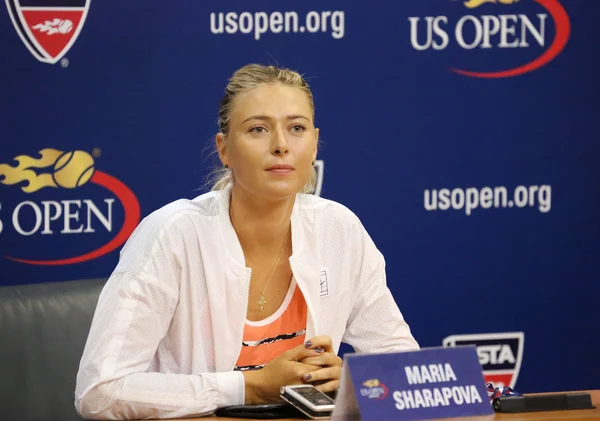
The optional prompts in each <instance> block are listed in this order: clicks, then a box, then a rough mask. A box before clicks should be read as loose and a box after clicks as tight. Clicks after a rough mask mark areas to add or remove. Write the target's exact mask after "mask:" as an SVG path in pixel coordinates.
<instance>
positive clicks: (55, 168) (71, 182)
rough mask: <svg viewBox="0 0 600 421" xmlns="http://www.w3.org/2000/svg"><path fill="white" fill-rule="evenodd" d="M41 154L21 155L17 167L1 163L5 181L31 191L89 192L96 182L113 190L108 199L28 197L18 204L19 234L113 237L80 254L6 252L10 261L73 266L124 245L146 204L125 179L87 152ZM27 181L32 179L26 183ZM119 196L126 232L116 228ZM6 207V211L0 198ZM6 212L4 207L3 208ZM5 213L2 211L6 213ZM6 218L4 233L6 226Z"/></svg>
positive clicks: (1, 178) (0, 228) (15, 212)
mask: <svg viewBox="0 0 600 421" xmlns="http://www.w3.org/2000/svg"><path fill="white" fill-rule="evenodd" d="M39 154H40V155H41V157H40V158H33V157H30V156H27V155H20V156H17V157H16V158H14V160H15V161H16V162H17V163H18V165H16V166H11V165H9V164H0V183H1V184H4V185H6V186H13V185H19V186H20V187H21V190H22V192H24V193H25V194H27V195H29V194H33V193H36V192H38V191H40V190H42V189H61V190H63V191H64V190H74V189H82V193H84V194H85V195H86V196H87V195H88V194H90V192H92V193H93V189H92V186H91V185H94V186H97V187H101V188H102V189H103V190H104V189H105V190H108V191H109V192H110V193H111V195H110V196H109V197H106V198H104V199H103V200H102V203H100V202H99V201H94V200H92V199H81V198H76V199H69V200H41V201H37V202H36V201H34V200H25V201H21V202H20V203H17V204H16V205H15V206H14V208H13V209H12V211H11V212H10V213H11V216H12V217H11V222H12V229H13V231H14V233H16V234H17V235H19V236H23V237H30V236H34V235H36V236H38V235H39V236H50V235H58V236H64V235H73V234H76V235H86V234H87V235H89V234H94V233H97V231H98V230H101V231H104V232H106V233H108V234H109V235H110V236H111V237H112V238H111V239H110V240H109V241H108V242H107V243H105V244H103V245H101V246H100V247H98V248H96V249H94V250H92V251H89V252H87V253H83V254H80V255H77V256H71V257H64V258H61V259H55V260H33V259H29V258H23V257H14V256H4V257H5V258H7V259H9V260H13V261H16V262H20V263H25V264H30V265H68V264H73V263H80V262H85V261H88V260H92V259H96V258H98V257H100V256H103V255H105V254H107V253H109V252H111V251H113V250H114V249H116V248H117V247H119V246H120V245H121V244H123V243H124V242H125V241H126V240H127V238H128V237H129V235H130V234H131V233H132V232H133V230H134V229H135V227H136V226H137V224H138V222H139V220H140V205H139V203H138V200H137V197H136V196H135V194H134V193H133V192H132V191H131V190H130V189H129V188H128V187H127V186H126V185H125V184H123V183H122V182H121V181H120V180H118V179H116V178H115V177H113V176H111V175H109V174H106V173H104V172H102V171H99V170H97V169H96V166H95V162H94V158H93V157H92V155H90V154H88V153H87V152H85V151H80V150H77V151H67V152H65V151H60V150H57V149H43V150H41V151H39ZM23 183H26V184H23ZM115 200H118V201H119V202H120V203H121V205H122V206H123V209H124V214H125V216H124V222H123V226H122V227H121V229H120V231H119V232H118V233H116V234H115V235H112V232H113V204H114V202H115ZM0 211H5V209H3V208H2V203H0ZM2 213H4V212H2ZM0 215H1V214H0ZM5 228H7V226H6V224H3V223H2V220H1V219H0V233H2V232H3V231H6V229H5Z"/></svg>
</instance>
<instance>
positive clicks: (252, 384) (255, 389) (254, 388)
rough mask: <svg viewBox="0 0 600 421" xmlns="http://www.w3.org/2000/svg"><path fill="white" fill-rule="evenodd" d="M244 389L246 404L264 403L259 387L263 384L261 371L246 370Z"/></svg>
mask: <svg viewBox="0 0 600 421" xmlns="http://www.w3.org/2000/svg"><path fill="white" fill-rule="evenodd" d="M242 374H243V375H244V390H245V399H244V401H245V402H244V403H245V405H258V404H261V403H264V399H262V398H261V397H260V393H259V389H260V385H261V381H260V378H261V373H260V371H244V372H242Z"/></svg>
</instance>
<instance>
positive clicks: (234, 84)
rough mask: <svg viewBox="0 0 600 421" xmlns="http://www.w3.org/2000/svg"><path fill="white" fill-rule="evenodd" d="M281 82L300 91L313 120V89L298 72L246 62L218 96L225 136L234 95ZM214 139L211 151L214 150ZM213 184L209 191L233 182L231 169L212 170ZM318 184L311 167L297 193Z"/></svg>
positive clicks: (222, 129) (220, 118)
mask: <svg viewBox="0 0 600 421" xmlns="http://www.w3.org/2000/svg"><path fill="white" fill-rule="evenodd" d="M277 83H279V84H281V85H284V86H290V87H292V88H296V89H299V90H300V91H302V92H303V93H304V94H305V95H306V98H307V99H308V104H309V106H310V109H311V112H312V116H311V117H312V119H313V122H314V120H315V103H314V99H313V95H312V92H311V91H310V87H309V86H308V83H307V82H306V80H305V79H304V78H303V77H302V76H301V75H300V74H299V73H298V72H295V71H293V70H290V69H282V68H279V67H276V66H263V65H260V64H247V65H246V66H244V67H242V68H241V69H239V70H237V71H236V72H235V73H234V74H233V76H232V77H231V78H230V79H229V83H228V84H227V86H226V88H225V95H224V96H223V98H222V99H221V106H220V108H219V120H218V124H219V129H220V130H221V133H223V135H224V136H225V139H227V135H228V134H229V128H230V127H229V121H230V119H231V111H232V109H233V107H234V100H235V98H236V96H237V95H239V94H241V93H243V92H247V91H250V90H252V89H255V88H258V87H260V86H264V85H269V84H277ZM215 143H216V142H213V144H214V145H215V149H214V153H217V154H218V151H217V150H216V144H215ZM209 179H210V180H211V181H210V182H209V183H210V184H212V187H211V190H223V189H225V187H227V185H228V184H230V183H232V182H233V175H232V173H231V169H230V168H223V167H219V168H217V169H215V170H214V171H213V172H212V173H211V175H210V176H209ZM316 183H317V171H316V170H315V168H314V166H313V168H312V170H311V172H310V176H309V178H308V182H307V183H306V185H305V186H304V187H303V188H302V190H300V193H312V192H313V191H314V190H315V186H316Z"/></svg>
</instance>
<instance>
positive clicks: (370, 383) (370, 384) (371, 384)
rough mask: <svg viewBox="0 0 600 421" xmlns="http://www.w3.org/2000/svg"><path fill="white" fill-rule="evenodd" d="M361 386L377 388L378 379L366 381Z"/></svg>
mask: <svg viewBox="0 0 600 421" xmlns="http://www.w3.org/2000/svg"><path fill="white" fill-rule="evenodd" d="M363 386H365V387H377V386H379V380H378V379H371V380H367V381H366V382H364V383H363Z"/></svg>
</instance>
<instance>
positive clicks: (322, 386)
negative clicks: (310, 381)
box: [315, 380, 340, 393]
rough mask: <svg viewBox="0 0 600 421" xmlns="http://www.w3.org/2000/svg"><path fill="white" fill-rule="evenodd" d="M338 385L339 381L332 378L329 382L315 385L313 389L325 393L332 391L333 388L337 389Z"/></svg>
mask: <svg viewBox="0 0 600 421" xmlns="http://www.w3.org/2000/svg"><path fill="white" fill-rule="evenodd" d="M339 387H340V381H339V380H332V381H330V382H327V383H323V384H320V385H318V386H315V389H317V390H320V391H321V392H323V393H327V392H333V391H334V390H338V389H339Z"/></svg>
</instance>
